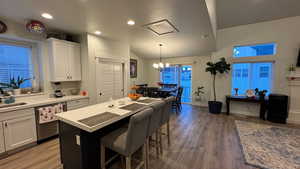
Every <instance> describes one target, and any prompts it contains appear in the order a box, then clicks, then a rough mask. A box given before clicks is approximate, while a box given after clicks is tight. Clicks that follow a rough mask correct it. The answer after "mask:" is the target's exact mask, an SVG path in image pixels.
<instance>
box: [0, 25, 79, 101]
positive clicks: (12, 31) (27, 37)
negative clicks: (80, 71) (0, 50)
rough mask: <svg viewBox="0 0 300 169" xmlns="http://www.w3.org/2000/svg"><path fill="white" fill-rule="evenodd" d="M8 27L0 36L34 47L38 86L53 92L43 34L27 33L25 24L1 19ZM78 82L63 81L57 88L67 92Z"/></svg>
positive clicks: (48, 92)
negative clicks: (38, 74) (37, 68)
mask: <svg viewBox="0 0 300 169" xmlns="http://www.w3.org/2000/svg"><path fill="white" fill-rule="evenodd" d="M1 20H2V21H3V22H4V23H5V24H6V25H7V27H8V30H7V32H5V33H3V34H0V38H1V39H4V40H13V41H22V42H26V43H31V44H33V45H34V46H35V47H36V49H37V50H36V52H34V54H36V55H38V56H37V57H36V58H37V59H38V61H37V62H38V63H39V65H38V66H39V70H37V71H39V72H40V77H37V79H38V81H39V82H40V86H41V88H42V89H43V92H44V93H45V94H46V95H49V94H50V93H53V90H54V89H55V87H54V86H53V84H51V83H50V72H49V57H48V45H47V42H46V39H45V35H39V34H34V33H29V32H27V31H26V30H25V25H22V24H18V23H15V22H12V21H10V20H6V19H1ZM79 87H80V82H64V83H62V84H61V85H60V86H59V88H60V89H62V90H63V91H64V92H65V93H66V94H69V89H73V88H79Z"/></svg>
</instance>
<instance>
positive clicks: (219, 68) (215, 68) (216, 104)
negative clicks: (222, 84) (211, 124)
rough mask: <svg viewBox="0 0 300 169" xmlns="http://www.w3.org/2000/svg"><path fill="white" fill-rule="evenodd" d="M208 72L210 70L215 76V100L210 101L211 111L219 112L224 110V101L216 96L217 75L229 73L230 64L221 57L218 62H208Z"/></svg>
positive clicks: (213, 76)
mask: <svg viewBox="0 0 300 169" xmlns="http://www.w3.org/2000/svg"><path fill="white" fill-rule="evenodd" d="M206 65H207V67H206V72H210V74H211V75H212V78H213V93H214V100H213V101H208V108H209V112H210V113H214V114H219V113H221V110H222V102H220V101H217V97H216V75H217V74H224V73H228V71H229V70H230V64H228V63H227V62H226V60H225V58H221V59H220V60H219V61H218V62H216V63H213V62H207V64H206Z"/></svg>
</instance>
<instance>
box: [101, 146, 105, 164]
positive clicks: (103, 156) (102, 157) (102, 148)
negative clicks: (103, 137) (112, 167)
mask: <svg viewBox="0 0 300 169" xmlns="http://www.w3.org/2000/svg"><path fill="white" fill-rule="evenodd" d="M101 169H105V147H104V145H102V144H101Z"/></svg>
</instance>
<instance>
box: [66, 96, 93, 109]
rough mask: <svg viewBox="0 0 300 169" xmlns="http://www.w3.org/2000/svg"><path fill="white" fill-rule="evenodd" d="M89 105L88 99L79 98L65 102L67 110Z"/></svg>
mask: <svg viewBox="0 0 300 169" xmlns="http://www.w3.org/2000/svg"><path fill="white" fill-rule="evenodd" d="M88 105H89V99H80V100H73V101H68V102H67V107H68V111H69V110H74V109H79V108H82V107H85V106H88Z"/></svg>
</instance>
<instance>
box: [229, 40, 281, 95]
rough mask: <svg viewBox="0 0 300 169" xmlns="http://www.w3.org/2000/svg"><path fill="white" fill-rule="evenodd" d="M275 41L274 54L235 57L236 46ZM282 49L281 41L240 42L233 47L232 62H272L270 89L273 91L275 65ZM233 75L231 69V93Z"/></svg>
mask: <svg viewBox="0 0 300 169" xmlns="http://www.w3.org/2000/svg"><path fill="white" fill-rule="evenodd" d="M270 43H274V44H275V45H276V48H275V50H276V51H275V54H274V55H259V56H248V57H234V48H235V47H237V46H247V45H248V46H254V45H262V44H270ZM279 50H280V46H279V43H278V42H276V41H272V42H262V43H253V44H249V43H247V44H240V45H234V46H232V48H231V57H230V62H231V64H232V65H233V64H238V63H272V70H271V72H272V73H271V77H270V78H271V84H270V91H269V93H271V92H272V91H273V90H274V82H275V70H276V69H275V67H276V57H277V56H278V51H279ZM232 76H233V71H231V74H230V94H231V93H232V92H231V90H232V87H233V84H232Z"/></svg>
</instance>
